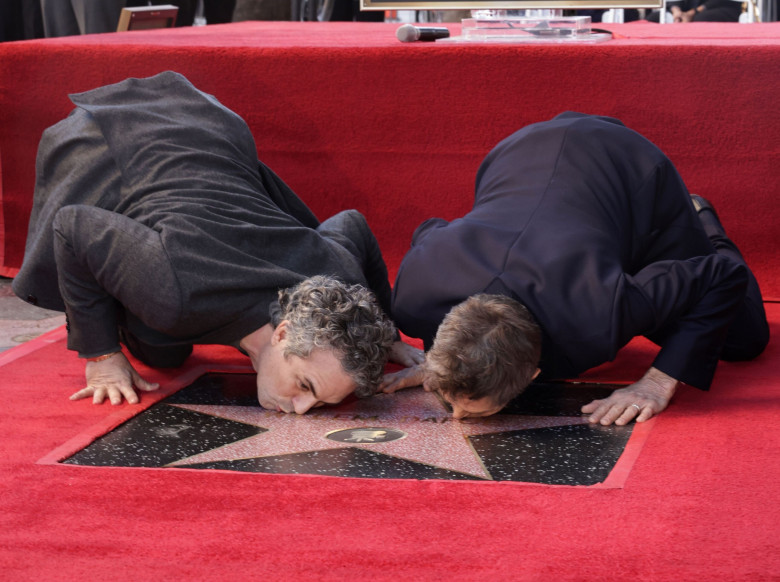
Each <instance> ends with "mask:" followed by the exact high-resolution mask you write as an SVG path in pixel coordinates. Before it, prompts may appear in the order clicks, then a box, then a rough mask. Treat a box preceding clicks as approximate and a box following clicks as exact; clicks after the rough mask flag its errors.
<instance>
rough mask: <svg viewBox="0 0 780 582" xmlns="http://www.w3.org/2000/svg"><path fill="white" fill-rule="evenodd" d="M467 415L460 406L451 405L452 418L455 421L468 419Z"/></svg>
mask: <svg viewBox="0 0 780 582" xmlns="http://www.w3.org/2000/svg"><path fill="white" fill-rule="evenodd" d="M468 415H469V413H468V412H466V411H465V410H463V409H462V408H461V407H460V406H455V405H453V407H452V418H455V419H461V418H466V417H468Z"/></svg>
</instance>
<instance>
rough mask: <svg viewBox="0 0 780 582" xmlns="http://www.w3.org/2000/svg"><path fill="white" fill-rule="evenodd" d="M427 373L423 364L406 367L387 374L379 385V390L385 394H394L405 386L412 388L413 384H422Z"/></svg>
mask: <svg viewBox="0 0 780 582" xmlns="http://www.w3.org/2000/svg"><path fill="white" fill-rule="evenodd" d="M424 379H425V375H424V373H423V366H422V364H418V365H417V366H412V367H410V368H404V369H403V370H399V371H398V372H393V373H391V374H385V377H384V379H383V380H382V384H380V386H379V392H384V393H385V394H392V393H393V392H398V391H399V390H403V389H404V388H412V387H413V386H422V383H423V380H424Z"/></svg>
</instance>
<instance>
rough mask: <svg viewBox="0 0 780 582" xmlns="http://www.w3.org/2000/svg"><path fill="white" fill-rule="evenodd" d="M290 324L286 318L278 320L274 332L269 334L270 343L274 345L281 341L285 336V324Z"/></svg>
mask: <svg viewBox="0 0 780 582" xmlns="http://www.w3.org/2000/svg"><path fill="white" fill-rule="evenodd" d="M289 324H290V322H289V321H287V320H286V319H283V320H282V321H280V322H279V325H277V326H276V327H275V328H274V333H273V335H272V336H271V345H272V346H275V345H277V344H279V343H281V342H283V341H284V340H285V339H286V338H287V326H288V325H289Z"/></svg>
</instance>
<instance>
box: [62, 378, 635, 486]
mask: <svg viewBox="0 0 780 582" xmlns="http://www.w3.org/2000/svg"><path fill="white" fill-rule="evenodd" d="M612 388H614V387H604V386H597V385H571V384H569V385H558V384H540V385H535V386H534V387H533V389H532V391H531V393H530V394H529V395H527V396H525V397H523V398H522V399H518V401H516V402H513V403H512V404H511V405H510V406H508V407H507V408H506V409H505V410H504V411H502V414H498V415H495V416H492V417H489V418H485V419H469V420H466V421H457V420H453V419H452V418H451V417H450V415H449V413H448V411H447V409H446V408H445V407H444V405H443V404H442V403H441V402H440V401H439V399H438V398H437V397H436V396H435V395H433V394H429V393H426V392H424V391H423V390H421V389H411V390H404V391H401V392H398V393H396V394H393V395H378V396H375V397H373V398H369V399H366V400H358V399H354V398H352V399H350V400H348V401H346V402H343V403H342V404H340V405H338V406H333V407H327V408H318V409H315V410H313V411H311V412H309V413H307V414H305V415H302V416H298V415H294V414H284V413H278V412H272V411H267V410H264V409H263V408H261V407H259V406H257V404H256V401H255V398H254V392H255V378H254V376H253V375H251V374H206V375H204V376H202V377H201V378H199V379H198V380H197V381H196V382H194V383H193V384H192V385H190V386H188V387H186V388H184V389H182V390H180V391H179V392H177V393H175V394H173V395H171V396H169V397H168V398H167V399H165V400H163V401H161V402H160V403H158V404H156V405H154V406H152V407H150V408H149V409H148V410H146V411H144V412H142V413H141V414H139V415H138V416H136V417H134V418H132V419H130V420H129V421H127V422H125V423H124V424H123V425H121V426H120V427H118V428H116V429H114V430H113V431H111V432H110V433H108V434H107V435H104V436H103V437H101V438H99V439H97V440H96V441H94V442H93V443H92V444H90V445H89V446H88V447H86V448H85V449H83V450H81V451H79V452H78V453H76V454H74V455H73V456H71V457H69V458H68V459H66V460H65V461H63V462H64V463H68V464H81V465H109V466H144V467H186V468H193V469H229V470H235V471H248V472H261V473H299V474H316V475H332V476H340V477H363V478H367V477H371V478H387V479H401V478H403V479H467V480H501V481H524V482H534V483H546V484H563V485H591V484H594V483H599V482H601V481H603V480H604V479H605V478H606V477H607V475H609V472H610V471H611V470H612V468H613V467H614V465H615V463H616V462H617V460H618V458H619V457H620V455H621V453H622V452H623V449H624V448H625V445H626V443H627V441H628V439H629V437H630V435H631V431H632V426H631V425H629V426H626V427H601V426H590V425H589V424H588V423H587V421H586V420H585V418H584V417H583V416H582V415H580V414H579V407H580V406H581V405H582V404H584V403H586V402H589V401H590V400H591V399H593V398H595V397H602V396H604V395H605V394H607V393H609V392H610V390H611V389H612Z"/></svg>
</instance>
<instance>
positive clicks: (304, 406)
mask: <svg viewBox="0 0 780 582" xmlns="http://www.w3.org/2000/svg"><path fill="white" fill-rule="evenodd" d="M315 404H317V399H316V398H315V397H314V395H313V394H311V393H307V394H299V395H298V396H296V397H295V398H293V401H292V405H293V409H294V410H295V414H305V413H306V412H308V410H309V409H310V408H311V407H312V406H314V405H315Z"/></svg>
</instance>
